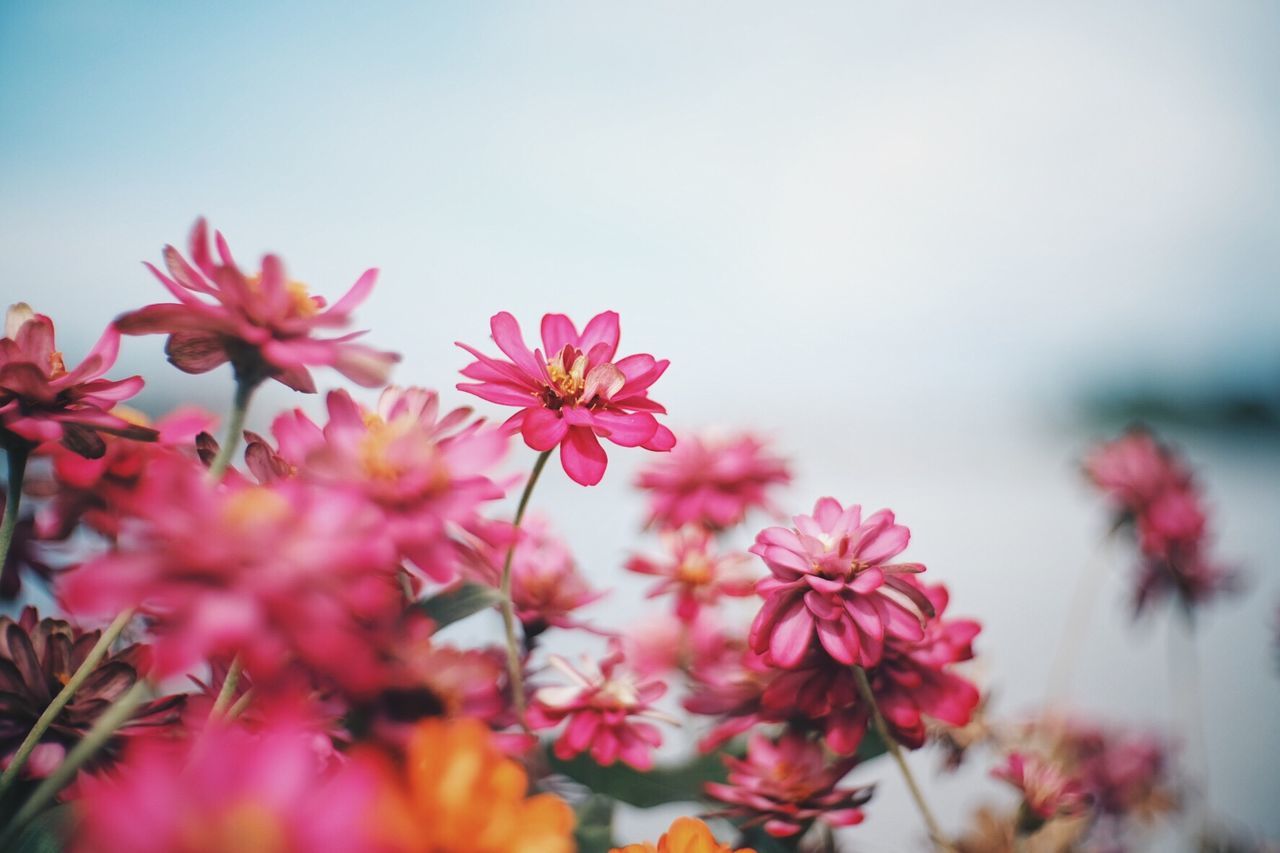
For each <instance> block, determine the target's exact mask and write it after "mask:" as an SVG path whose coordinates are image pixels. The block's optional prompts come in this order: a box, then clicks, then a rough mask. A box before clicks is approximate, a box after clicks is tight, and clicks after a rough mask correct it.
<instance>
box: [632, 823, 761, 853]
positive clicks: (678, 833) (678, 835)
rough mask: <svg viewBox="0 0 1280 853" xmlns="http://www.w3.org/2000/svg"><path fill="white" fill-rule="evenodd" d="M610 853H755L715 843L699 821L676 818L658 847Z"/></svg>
mask: <svg viewBox="0 0 1280 853" xmlns="http://www.w3.org/2000/svg"><path fill="white" fill-rule="evenodd" d="M610 853H755V851H754V850H752V849H750V848H748V847H739V848H733V847H731V846H729V845H728V844H721V843H720V842H719V841H716V838H715V836H714V835H712V834H711V830H710V829H708V828H707V825H706V824H705V823H703V822H702V821H700V820H695V819H694V818H691V817H678V818H676V819H675V822H674V823H672V824H671V828H670V829H668V830H667V831H666V832H664V833H663V834H662V837H661V838H659V839H658V846H657V847H655V846H653V845H652V844H648V843H645V844H628V845H627V846H626V847H615V848H613V850H612V851H610Z"/></svg>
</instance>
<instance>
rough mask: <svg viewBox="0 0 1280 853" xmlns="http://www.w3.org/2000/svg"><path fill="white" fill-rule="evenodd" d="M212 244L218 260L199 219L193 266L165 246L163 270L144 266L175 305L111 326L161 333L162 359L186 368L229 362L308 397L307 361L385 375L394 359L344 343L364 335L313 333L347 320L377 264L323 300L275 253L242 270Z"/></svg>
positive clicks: (376, 377)
mask: <svg viewBox="0 0 1280 853" xmlns="http://www.w3.org/2000/svg"><path fill="white" fill-rule="evenodd" d="M215 240H216V243H217V252H218V254H217V257H216V258H215V257H214V256H213V253H212V252H211V251H210V247H209V232H208V226H207V225H206V224H205V221H204V220H203V219H198V220H196V224H195V227H194V228H193V229H192V231H191V251H190V254H191V261H192V263H188V262H187V261H186V260H185V259H184V258H183V257H182V255H181V254H180V253H179V252H178V250H177V249H175V248H174V247H172V246H165V247H164V262H165V266H166V267H167V268H168V270H169V274H168V275H165V274H164V273H162V272H160V270H158V269H157V268H156V267H154V266H152V265H151V264H147V268H148V269H150V270H151V272H153V273H154V274H155V276H156V278H158V279H160V283H161V284H163V285H164V286H165V287H166V288H168V290H169V292H170V293H171V294H173V296H174V297H175V298H176V299H177V300H178V301H177V302H176V303H172V302H169V303H161V304H156V305H148V306H146V307H145V308H141V309H139V310H137V311H130V312H128V313H126V314H123V315H121V316H120V317H118V318H117V319H116V327H117V328H119V329H120V331H121V332H123V333H125V334H126V335H149V334H167V335H168V336H169V340H168V343H166V344H165V353H166V354H167V355H168V356H169V361H170V362H171V363H172V364H173V365H174V366H175V367H177V368H178V369H179V370H182V371H185V372H187V373H205V372H207V371H210V370H213V369H214V368H215V367H218V366H219V365H221V364H224V363H226V362H231V365H232V367H233V368H234V369H235V372H236V377H237V379H238V380H240V381H243V382H248V383H251V384H256V383H257V382H260V381H262V380H264V379H276V380H278V381H280V382H282V383H283V384H285V385H288V386H289V387H290V388H293V389H295V390H297V391H304V392H306V393H313V392H314V391H315V390H316V386H315V381H314V380H313V379H312V378H311V373H310V371H309V370H308V369H307V368H308V367H311V366H325V367H332V368H334V369H335V370H337V371H338V372H339V373H341V374H342V375H343V376H345V377H347V378H348V379H350V380H351V381H352V382H355V383H357V384H359V385H364V386H366V387H369V388H373V387H377V386H378V385H382V384H383V383H385V382H386V381H387V375H388V373H389V372H390V370H391V365H393V364H395V363H396V362H397V361H399V360H400V357H399V356H398V355H395V354H394V353H388V352H380V351H378V350H375V349H373V348H371V347H368V346H365V345H363V344H357V343H352V341H353V339H355V338H357V337H359V336H360V335H362V334H364V333H363V332H355V333H352V334H348V335H343V336H341V337H337V338H317V337H314V335H315V333H316V332H317V331H320V330H323V329H340V328H342V327H343V326H346V325H347V323H348V322H349V321H350V319H351V312H352V311H354V310H355V308H356V307H357V306H358V305H359V304H360V303H361V302H363V301H364V300H365V299H366V298H367V297H368V296H369V292H370V291H371V290H373V285H374V282H375V281H376V280H377V277H378V271H377V270H372V269H371V270H368V271H367V272H365V274H364V275H362V276H360V279H359V280H358V281H357V282H356V283H355V284H354V285H353V286H352V287H351V290H349V291H348V292H347V293H346V295H345V296H343V297H342V298H341V299H339V300H338V301H337V302H336V303H334V304H333V305H331V306H330V305H328V303H326V302H325V300H324V298H323V297H320V296H312V295H311V294H310V292H308V290H307V288H306V286H305V285H302V284H300V283H298V282H296V281H290V280H289V279H288V278H287V277H286V275H285V271H284V264H283V262H282V261H281V260H280V258H279V257H277V256H276V255H267V256H265V257H264V258H263V259H262V270H261V272H259V273H255V274H253V275H245V274H244V273H243V272H242V271H241V270H240V268H239V267H238V266H236V263H235V260H234V259H233V258H232V257H231V250H230V249H229V248H228V247H227V243H226V241H225V240H224V239H223V238H222V235H221V234H216V235H215ZM193 264H194V266H193ZM206 297H208V299H206ZM209 299H212V301H209Z"/></svg>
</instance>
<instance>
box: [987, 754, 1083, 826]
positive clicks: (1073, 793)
mask: <svg viewBox="0 0 1280 853" xmlns="http://www.w3.org/2000/svg"><path fill="white" fill-rule="evenodd" d="M991 775H992V776H993V777H994V778H996V779H1000V780H1001V781H1004V782H1008V783H1009V784H1010V785H1012V786H1013V787H1014V788H1016V789H1017V790H1018V791H1019V793H1021V794H1022V810H1021V813H1020V816H1019V828H1020V830H1021V831H1022V832H1024V833H1025V832H1034V831H1035V830H1036V829H1038V828H1039V827H1040V826H1041V825H1042V824H1044V823H1045V822H1046V821H1049V820H1053V819H1054V818H1057V817H1074V816H1076V815H1079V814H1083V813H1084V812H1085V811H1086V810H1087V809H1088V806H1089V799H1088V795H1087V794H1086V793H1085V790H1084V786H1083V785H1081V783H1080V780H1079V779H1077V778H1074V777H1072V776H1069V775H1067V774H1066V773H1065V772H1064V771H1063V770H1062V769H1061V768H1060V767H1058V766H1056V765H1054V764H1052V763H1050V762H1048V761H1045V760H1044V759H1042V758H1040V757H1039V756H1036V755H1030V754H1026V753H1021V752H1012V753H1010V754H1009V756H1008V758H1007V759H1006V761H1005V763H1004V765H1003V766H1001V767H998V768H996V769H995V770H992V771H991Z"/></svg>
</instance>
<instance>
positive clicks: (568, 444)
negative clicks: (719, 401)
mask: <svg viewBox="0 0 1280 853" xmlns="http://www.w3.org/2000/svg"><path fill="white" fill-rule="evenodd" d="M489 325H490V329H491V330H492V333H493V340H494V342H495V343H496V344H497V345H498V349H500V350H502V352H503V354H504V355H505V356H506V357H507V358H508V359H510V361H502V360H500V359H495V358H490V357H489V356H487V355H484V354H483V353H481V352H480V351H478V350H476V349H474V348H472V347H469V346H467V345H466V344H463V343H459V344H458V346H460V347H462V348H463V349H464V350H466V351H467V352H469V353H471V354H472V355H473V356H475V358H476V360H475V361H474V362H472V363H471V364H470V365H468V366H467V367H466V368H465V369H464V370H463V371H462V375H463V376H466V377H467V378H468V379H474V380H476V381H475V382H463V383H460V384H459V385H458V390H460V391H466V392H467V393H469V394H475V395H476V396H477V397H480V398H482V399H485V400H488V401H489V402H491V403H499V404H501V405H506V406H519V407H520V411H519V412H516V414H514V415H512V416H511V417H510V418H509V419H508V420H507V422H506V424H505V426H506V427H507V428H508V429H510V430H512V431H515V430H517V429H518V430H519V431H520V433H521V434H522V435H523V436H524V441H525V444H527V445H529V447H531V448H533V449H534V450H537V451H548V450H552V449H553V448H555V447H556V446H559V447H560V464H561V465H562V466H563V467H564V471H565V473H566V474H568V475H569V477H570V478H571V479H572V480H573V481H574V482H576V483H580V484H582V485H584V486H594V485H595V484H596V483H599V482H600V479H601V478H602V477H603V476H604V470H605V466H606V465H607V464H608V459H607V458H606V456H605V452H604V449H603V448H602V447H601V446H600V442H599V441H598V440H597V438H596V437H597V436H599V437H601V438H607V439H609V440H610V441H612V442H613V443H614V444H617V445H619V446H621V447H644V448H645V449H646V450H670V449H671V448H672V447H674V446H675V443H676V440H675V436H674V435H672V434H671V430H669V429H667V428H666V427H665V426H661V425H660V424H659V423H658V421H657V419H656V418H655V417H654V415H655V414H665V413H666V409H664V408H663V407H662V406H660V405H659V404H657V403H655V402H653V401H652V400H650V399H649V386H650V385H652V384H653V383H654V382H656V381H657V379H658V377H660V376H661V375H662V374H663V372H664V371H665V370H666V369H667V365H668V363H669V362H667V361H666V360H665V359H663V360H661V361H659V360H657V359H655V358H654V357H653V356H651V355H648V354H643V353H642V354H640V355H629V356H627V357H625V358H620V359H617V360H616V361H615V360H614V359H615V357H616V354H617V351H618V335H619V330H618V315H617V314H616V313H614V312H613V311H606V312H604V313H603V314H598V315H596V316H595V317H594V318H592V320H591V322H589V323H587V325H586V328H584V329H583V330H582V332H581V334H579V332H578V330H577V329H576V328H575V327H574V325H573V322H572V321H571V320H570V319H569V318H568V317H566V316H564V315H563V314H547V315H546V316H544V317H543V318H542V345H543V349H535V350H532V351H531V350H530V349H529V347H528V346H527V345H526V344H525V342H524V337H523V335H522V334H521V332H520V325H519V324H518V323H517V322H516V319H515V318H514V317H512V316H511V315H510V314H508V313H506V312H505V311H504V312H502V313H500V314H495V315H494V316H493V318H492V319H491V320H490V323H489ZM544 352H545V355H544V354H543V353H544Z"/></svg>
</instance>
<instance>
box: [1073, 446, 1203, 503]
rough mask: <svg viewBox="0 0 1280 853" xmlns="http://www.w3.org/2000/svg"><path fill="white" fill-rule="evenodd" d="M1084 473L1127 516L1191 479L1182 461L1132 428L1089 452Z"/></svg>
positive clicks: (1170, 451)
mask: <svg viewBox="0 0 1280 853" xmlns="http://www.w3.org/2000/svg"><path fill="white" fill-rule="evenodd" d="M1084 470H1085V473H1086V474H1087V475H1088V477H1089V479H1091V480H1092V481H1093V482H1094V484H1095V485H1096V486H1097V487H1098V488H1099V489H1101V490H1102V491H1103V492H1105V493H1106V494H1107V495H1108V496H1109V497H1110V498H1111V499H1112V500H1113V501H1114V502H1115V503H1116V505H1117V506H1118V507H1119V508H1120V509H1121V510H1122V511H1124V512H1127V513H1131V514H1136V513H1138V512H1140V511H1141V510H1142V508H1143V507H1145V506H1146V505H1147V504H1148V503H1150V502H1151V501H1153V500H1155V499H1156V498H1157V497H1159V496H1160V495H1161V494H1163V493H1164V492H1165V491H1167V490H1169V489H1173V488H1181V487H1182V486H1185V485H1187V484H1188V483H1189V482H1190V480H1191V473H1190V472H1189V471H1188V470H1187V468H1186V465H1185V464H1184V463H1183V461H1182V460H1181V459H1180V458H1179V457H1178V456H1177V455H1176V454H1175V453H1174V452H1173V451H1172V450H1170V449H1169V448H1168V447H1167V446H1165V445H1164V444H1161V443H1160V442H1159V441H1157V440H1156V437H1155V436H1154V435H1152V434H1151V432H1150V431H1148V430H1146V429H1144V428H1142V427H1132V428H1130V429H1129V430H1128V431H1126V432H1125V434H1124V435H1122V436H1120V437H1119V438H1117V439H1115V440H1114V441H1108V442H1103V443H1102V444H1099V445H1098V446H1097V447H1095V448H1093V449H1092V450H1090V451H1089V454H1088V455H1087V456H1086V457H1085V461H1084Z"/></svg>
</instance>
